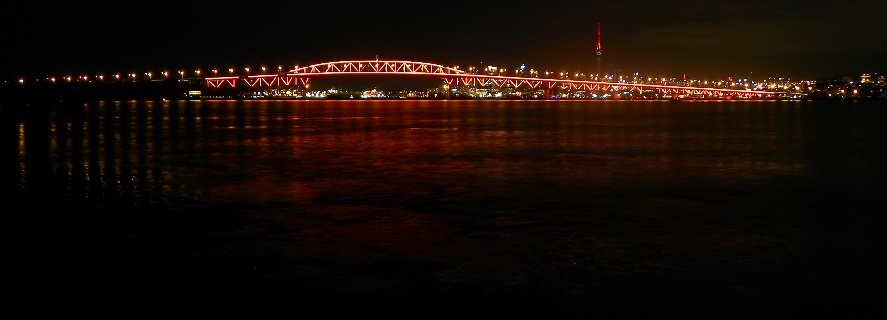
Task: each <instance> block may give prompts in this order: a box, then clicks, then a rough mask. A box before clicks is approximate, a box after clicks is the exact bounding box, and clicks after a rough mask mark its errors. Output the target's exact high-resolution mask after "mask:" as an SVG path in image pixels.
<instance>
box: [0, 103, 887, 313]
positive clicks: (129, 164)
mask: <svg viewBox="0 0 887 320" xmlns="http://www.w3.org/2000/svg"><path fill="white" fill-rule="evenodd" d="M4 108H5V111H6V112H7V114H6V115H4V128H3V132H4V133H3V136H4V137H6V138H5V140H4V141H6V143H5V148H6V150H7V151H5V154H7V157H6V159H7V160H8V161H7V162H6V163H8V166H7V167H6V170H5V171H4V172H7V176H8V177H9V178H8V179H5V180H6V181H13V183H8V186H9V187H10V188H12V189H13V190H14V191H12V192H9V193H7V194H10V195H13V196H14V198H16V199H15V200H14V202H18V203H20V204H24V205H25V208H31V209H30V210H29V209H24V211H22V212H20V213H18V214H16V216H25V217H26V218H20V219H21V220H23V222H22V225H23V226H26V228H24V229H22V230H25V231H21V230H19V231H21V232H22V233H24V235H21V237H22V238H21V241H23V242H29V243H34V244H35V246H39V248H41V249H39V250H34V251H39V252H40V253H39V254H37V255H40V256H42V257H44V258H45V257H46V256H47V255H49V256H53V254H58V257H59V258H58V260H57V261H54V262H53V263H50V265H53V264H54V265H55V266H59V265H60V264H61V265H67V264H68V263H69V262H71V261H76V263H74V265H78V266H81V267H82V269H85V270H89V274H91V275H92V276H91V277H93V278H92V279H102V278H103V277H108V278H109V279H111V278H112V279H118V280H119V279H124V280H126V281H136V282H137V283H138V282H139V281H144V282H152V281H156V280H158V279H161V280H163V281H171V280H170V279H176V280H175V281H180V282H177V283H182V282H181V281H184V282H186V283H193V282H199V283H215V284H218V283H239V284H243V283H249V284H255V283H261V284H267V285H275V286H285V287H287V288H288V289H289V290H292V291H295V292H322V293H332V294H340V293H347V294H365V293H386V294H404V293H421V294H428V293H432V294H470V295H515V294H517V295H547V296H573V295H596V296H606V297H617V299H618V298H619V297H631V298H632V299H638V297H645V298H650V299H660V298H662V297H676V296H678V297H680V296H694V297H696V296H728V297H731V298H743V299H744V298H749V299H760V300H761V301H770V302H772V301H775V300H772V298H777V297H778V298H780V299H783V298H784V297H785V296H791V297H794V298H797V299H798V301H806V302H810V303H814V302H815V303H819V302H822V301H826V302H828V301H840V302H841V304H842V305H844V304H850V305H854V304H856V303H861V304H863V305H865V304H866V303H868V302H869V301H870V300H869V298H868V295H866V294H864V293H863V292H864V291H863V290H862V288H865V287H866V286H867V285H868V283H870V281H871V280H872V279H871V277H872V276H873V275H874V274H876V272H875V270H876V269H875V268H876V267H875V265H874V264H873V263H872V262H871V261H870V260H871V258H872V257H873V256H874V252H873V250H874V248H873V247H874V245H873V238H874V234H875V233H876V232H879V230H876V229H875V227H874V217H875V216H876V214H875V212H878V211H879V210H880V209H879V208H880V207H882V204H883V202H882V200H881V199H882V193H880V192H879V187H880V186H881V185H882V184H883V183H882V181H884V178H885V176H887V175H885V172H887V169H885V165H884V164H885V160H887V152H885V149H884V148H885V146H887V143H885V142H887V139H885V137H887V129H885V128H884V126H883V125H882V123H883V122H884V119H885V115H887V105H884V104H883V103H880V104H879V103H847V104H840V103H827V102H810V103H795V102H687V103H674V102H651V103H638V102H525V101H515V102H507V101H494V102H478V101H427V102H418V101H401V102H380V101H267V102H252V101H249V102H235V101H230V102H222V101H212V102H210V101H203V102H190V101H172V102H163V101H122V102H118V101H104V102H88V103H67V104H65V103H52V104H32V105H31V106H30V107H29V109H27V111H22V110H25V109H22V108H23V107H22V106H21V105H12V104H7V105H4ZM10 110H12V111H10ZM12 137H14V138H12ZM13 149H15V152H14V153H13V152H12V150H13ZM13 155H14V157H13ZM13 158H14V160H13ZM35 208H39V209H35ZM38 211H39V212H38ZM62 257H64V258H62ZM53 259H54V258H53ZM62 269H64V270H68V271H70V270H78V271H70V272H72V273H77V272H82V270H81V269H80V268H68V267H66V268H62ZM69 276H71V277H76V276H73V275H72V274H67V273H65V272H62V273H60V275H59V278H61V279H66V280H70V279H69ZM110 282H113V281H110ZM839 298H840V299H839ZM835 299H836V300H835Z"/></svg>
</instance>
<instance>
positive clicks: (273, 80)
mask: <svg viewBox="0 0 887 320" xmlns="http://www.w3.org/2000/svg"><path fill="white" fill-rule="evenodd" d="M349 75H357V76H383V77H384V76H416V77H432V78H439V79H440V80H441V81H442V84H445V85H448V86H450V87H453V88H455V87H460V86H463V87H489V86H494V87H496V88H514V89H521V88H524V89H528V90H544V91H545V92H546V96H547V97H550V93H551V92H552V91H554V90H561V91H595V92H608V91H626V90H628V91H638V92H644V91H654V92H657V93H659V94H661V95H663V96H679V95H701V96H711V97H741V98H775V97H777V96H778V95H780V94H783V93H782V92H771V91H753V90H740V89H722V88H705V87H686V86H670V85H656V84H640V83H624V82H605V81H585V80H571V79H552V78H538V77H514V76H502V75H487V74H472V73H467V72H465V71H463V70H460V69H457V68H453V67H446V66H443V65H440V64H435V63H429V62H417V61H404V60H347V61H333V62H324V63H318V64H313V65H309V66H305V67H297V68H295V69H293V70H290V71H289V72H281V73H277V74H260V75H251V76H228V77H209V78H205V82H206V87H207V88H209V89H236V88H240V89H274V88H294V87H303V88H307V87H309V86H310V83H311V79H313V78H318V77H331V76H349Z"/></svg>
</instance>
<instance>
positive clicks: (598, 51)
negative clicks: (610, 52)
mask: <svg viewBox="0 0 887 320" xmlns="http://www.w3.org/2000/svg"><path fill="white" fill-rule="evenodd" d="M594 54H595V55H597V56H602V55H604V42H603V40H601V23H600V21H598V22H597V33H596V36H595V40H594Z"/></svg>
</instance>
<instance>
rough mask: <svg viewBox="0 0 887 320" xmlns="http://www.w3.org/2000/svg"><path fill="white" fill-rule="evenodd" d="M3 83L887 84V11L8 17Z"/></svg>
mask: <svg viewBox="0 0 887 320" xmlns="http://www.w3.org/2000/svg"><path fill="white" fill-rule="evenodd" d="M0 6H2V7H0V15H2V22H0V23H3V24H4V25H3V31H2V32H3V42H4V45H3V47H4V49H3V52H4V53H3V54H4V55H5V56H6V57H5V58H4V59H2V62H0V63H2V64H0V66H2V70H3V71H5V72H4V73H18V72H81V71H90V70H119V71H123V72H126V71H127V70H131V69H135V68H158V67H172V68H175V67H177V66H191V65H198V64H199V65H204V66H207V65H218V66H221V67H225V66H230V65H238V66H242V65H248V64H249V65H258V64H268V65H277V64H285V65H293V64H297V63H298V64H303V65H304V64H309V63H315V62H324V61H330V60H338V59H352V58H370V59H372V58H374V57H375V56H376V55H378V56H380V57H381V58H391V59H416V60H424V61H429V62H439V63H444V64H461V65H480V62H481V61H483V62H484V63H485V64H495V65H505V64H518V63H527V64H528V65H533V66H546V67H549V68H551V69H552V71H577V70H585V71H593V69H594V65H595V63H594V50H593V48H594V21H596V20H600V21H601V22H602V23H603V27H604V46H605V50H606V54H605V57H604V60H603V65H604V67H605V68H606V70H607V71H623V72H635V71H639V72H647V73H654V72H655V73H660V72H662V73H671V74H677V73H683V72H686V73H688V75H691V76H724V75H727V74H748V73H749V72H753V75H758V76H764V75H792V76H794V77H828V76H834V75H839V74H846V73H857V72H861V71H876V72H877V71H882V72H883V71H884V70H887V59H885V57H887V31H885V30H887V27H885V24H884V22H883V18H882V17H880V16H881V15H883V14H884V12H887V1H883V0H861V1H852V0H849V1H780V0H769V1H736V2H731V3H715V2H713V1H693V0H684V1H576V2H575V3H566V2H556V1H532V2H530V3H519V2H515V1H511V2H492V1H471V2H468V3H459V2H450V1H429V2H425V1H413V2H404V3H391V2H381V1H366V2H365V4H350V3H349V2H347V1H328V2H312V3H311V4H305V3H298V2H296V1H293V2H290V3H274V2H271V1H238V2H227V1H206V2H192V3H190V4H189V3H186V2H142V3H138V4H137V3H132V2H130V1H116V2H108V3H91V4H86V3H81V2H79V1H69V2H61V3H48V2H46V3H45V2H41V1H28V2H12V1H6V2H4V3H3V4H2V5H0Z"/></svg>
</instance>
